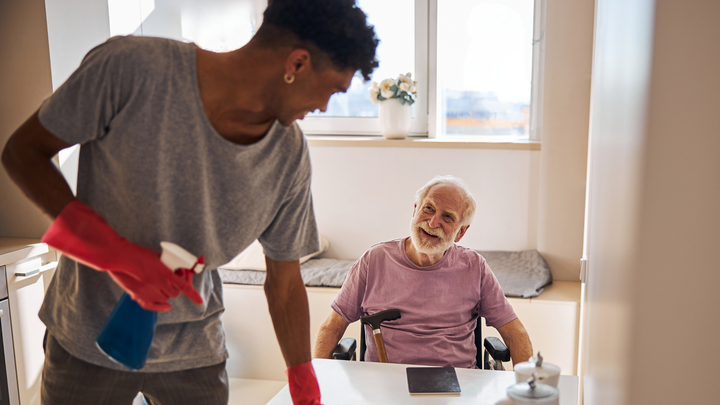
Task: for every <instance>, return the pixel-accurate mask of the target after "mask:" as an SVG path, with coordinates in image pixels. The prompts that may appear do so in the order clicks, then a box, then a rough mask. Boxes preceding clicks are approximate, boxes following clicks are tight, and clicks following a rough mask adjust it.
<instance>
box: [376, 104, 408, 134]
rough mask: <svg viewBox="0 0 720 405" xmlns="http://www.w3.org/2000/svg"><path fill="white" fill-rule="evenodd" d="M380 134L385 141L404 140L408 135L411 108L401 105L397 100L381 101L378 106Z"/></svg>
mask: <svg viewBox="0 0 720 405" xmlns="http://www.w3.org/2000/svg"><path fill="white" fill-rule="evenodd" d="M378 106H379V114H378V116H379V118H380V132H381V133H382V134H383V136H384V137H385V139H404V138H405V137H407V136H408V134H410V124H411V123H412V106H411V105H410V104H409V103H405V104H401V103H400V99H399V98H390V99H387V100H383V101H381V102H380V104H378Z"/></svg>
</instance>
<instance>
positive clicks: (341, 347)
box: [332, 318, 510, 370]
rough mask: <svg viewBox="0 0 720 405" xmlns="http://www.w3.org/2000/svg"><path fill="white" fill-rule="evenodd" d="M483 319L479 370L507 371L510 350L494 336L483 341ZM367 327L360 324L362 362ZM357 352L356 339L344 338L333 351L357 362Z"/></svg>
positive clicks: (477, 328) (477, 338) (478, 331)
mask: <svg viewBox="0 0 720 405" xmlns="http://www.w3.org/2000/svg"><path fill="white" fill-rule="evenodd" d="M481 325H482V322H481V319H480V318H478V319H477V324H476V325H475V347H476V348H477V353H476V355H475V360H476V361H477V365H478V368H481V369H483V370H505V367H504V366H503V362H506V361H510V349H508V347H507V346H506V345H505V343H504V342H503V341H502V340H500V339H498V338H496V337H493V336H489V337H486V338H485V340H484V341H483V339H482V330H481ZM365 327H366V325H365V324H363V323H362V322H361V323H360V329H361V330H360V353H359V359H360V361H365V350H366V348H367V345H366V344H365ZM356 352H357V342H356V340H355V339H354V338H344V339H341V340H340V342H338V345H337V346H336V347H335V350H334V351H333V354H332V356H333V358H334V359H336V360H355V359H356V357H357V356H356Z"/></svg>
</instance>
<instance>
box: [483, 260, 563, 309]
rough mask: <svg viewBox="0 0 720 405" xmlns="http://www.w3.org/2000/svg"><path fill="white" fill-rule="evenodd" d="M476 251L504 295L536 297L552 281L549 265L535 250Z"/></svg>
mask: <svg viewBox="0 0 720 405" xmlns="http://www.w3.org/2000/svg"><path fill="white" fill-rule="evenodd" d="M477 252H478V253H480V254H481V255H482V257H484V258H485V261H487V263H488V265H489V266H490V269H492V271H493V273H494V274H495V277H496V278H497V279H498V282H499V283H500V286H501V287H502V289H503V292H504V293H505V296H506V297H517V298H532V297H537V296H538V295H540V293H541V292H542V291H543V289H544V287H545V286H547V285H548V284H550V283H552V273H550V267H548V265H547V263H546V262H545V259H543V257H542V256H540V253H539V252H538V251H537V250H523V251H521V252H501V251H485V250H478V251H477Z"/></svg>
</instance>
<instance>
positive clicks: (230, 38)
mask: <svg viewBox="0 0 720 405" xmlns="http://www.w3.org/2000/svg"><path fill="white" fill-rule="evenodd" d="M254 17H255V9H254V6H253V4H252V2H238V1H232V0H225V1H220V0H215V1H213V2H208V3H205V2H203V3H201V2H197V3H187V4H186V5H185V7H183V9H182V11H181V17H180V18H181V26H182V28H181V29H182V36H183V39H184V40H186V41H189V42H194V43H196V44H197V45H198V46H199V47H201V48H203V49H207V50H210V51H215V52H226V51H232V50H234V49H238V48H240V47H241V46H243V45H245V44H246V43H247V42H248V41H249V40H250V38H252V36H253V34H254V31H255V27H254V25H255V24H254Z"/></svg>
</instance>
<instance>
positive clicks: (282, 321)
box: [265, 261, 311, 367]
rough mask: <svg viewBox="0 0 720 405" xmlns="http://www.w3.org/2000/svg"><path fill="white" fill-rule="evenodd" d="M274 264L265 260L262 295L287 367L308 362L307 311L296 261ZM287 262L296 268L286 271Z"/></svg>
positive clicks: (308, 315)
mask: <svg viewBox="0 0 720 405" xmlns="http://www.w3.org/2000/svg"><path fill="white" fill-rule="evenodd" d="M274 263H275V264H271V263H270V262H269V261H268V266H269V267H268V274H267V278H266V281H265V295H266V297H267V301H268V308H269V310H270V317H271V318H272V322H273V327H274V328H275V335H276V336H277V339H278V343H279V344H280V350H281V351H282V354H283V357H284V358H285V364H286V365H287V366H288V367H290V366H294V365H297V364H302V363H307V362H308V361H310V360H311V356H310V312H309V308H308V300H307V292H306V291H305V285H304V283H303V281H302V277H300V264H299V262H297V261H295V262H274ZM287 263H295V266H296V268H297V269H296V270H291V269H288V268H286V267H285V266H288V264H287ZM276 266H280V267H282V268H278V267H276ZM291 266H292V265H291Z"/></svg>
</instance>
